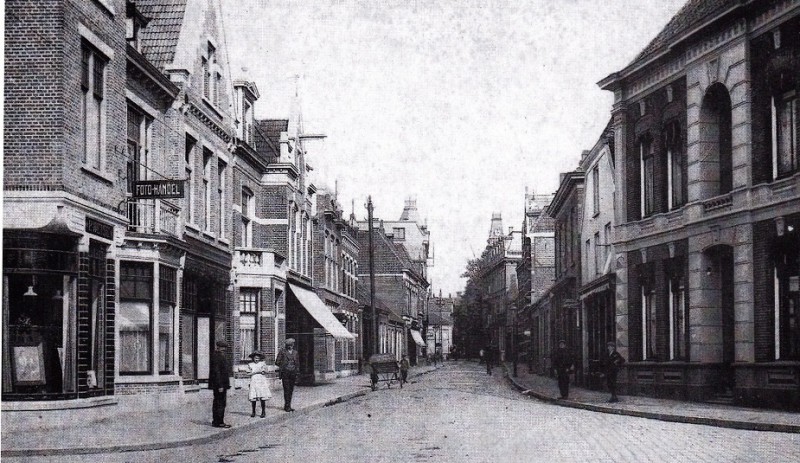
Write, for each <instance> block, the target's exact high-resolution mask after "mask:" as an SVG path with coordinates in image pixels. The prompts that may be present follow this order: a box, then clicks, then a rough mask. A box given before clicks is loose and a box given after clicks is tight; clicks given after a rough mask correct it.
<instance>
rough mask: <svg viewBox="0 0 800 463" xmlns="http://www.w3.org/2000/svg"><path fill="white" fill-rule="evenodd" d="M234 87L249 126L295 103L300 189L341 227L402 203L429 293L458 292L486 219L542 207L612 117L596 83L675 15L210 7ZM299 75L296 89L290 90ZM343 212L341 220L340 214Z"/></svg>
mask: <svg viewBox="0 0 800 463" xmlns="http://www.w3.org/2000/svg"><path fill="white" fill-rule="evenodd" d="M221 3H222V8H223V22H224V27H225V34H226V43H227V49H228V55H229V61H230V63H229V64H230V71H231V76H232V78H234V79H246V80H250V81H253V82H255V83H256V86H257V87H258V89H259V92H260V93H261V98H260V99H259V100H258V101H257V102H256V108H255V113H256V117H257V118H286V117H288V115H289V111H290V105H291V101H292V98H293V97H294V94H295V89H296V88H297V90H298V92H299V95H300V100H301V105H302V114H303V119H304V123H305V131H306V132H308V133H322V134H325V135H326V136H327V138H325V139H324V140H320V141H311V142H309V143H307V145H306V146H307V148H308V150H309V163H310V164H311V166H312V167H313V168H314V171H313V172H312V175H313V177H312V181H313V182H314V184H315V185H317V186H318V187H323V188H329V189H333V188H334V187H335V186H336V185H338V193H339V202H340V203H341V205H342V206H343V208H344V210H345V212H346V214H348V215H349V214H350V212H351V211H352V210H353V208H354V210H355V214H356V216H357V217H358V218H359V219H361V218H364V217H366V208H365V204H366V198H367V196H368V195H372V198H373V202H374V204H375V217H377V218H382V219H387V220H388V219H392V220H395V219H398V218H399V217H400V213H401V212H402V210H403V205H404V201H405V199H406V198H415V199H416V200H417V208H418V210H419V213H420V217H422V218H424V219H426V220H427V224H428V228H429V229H430V232H431V243H432V247H433V252H434V256H435V259H434V266H433V267H432V268H431V269H430V272H429V275H430V278H429V279H430V280H431V282H432V287H433V291H434V292H435V293H436V294H438V293H439V290H441V291H442V293H443V294H445V295H447V294H453V295H455V293H456V292H457V291H461V290H462V289H463V286H464V283H465V281H464V279H463V278H461V274H462V273H463V272H464V269H465V267H466V263H467V260H468V259H471V258H473V257H474V256H476V255H477V256H479V255H480V254H481V252H482V250H483V249H484V247H485V246H486V239H487V237H488V233H489V224H490V220H491V215H492V213H493V212H500V213H502V217H503V225H504V227H505V229H506V230H508V228H509V227H511V226H513V227H514V228H515V229H517V230H518V229H520V228H521V226H522V217H523V210H524V209H523V205H524V194H525V188H526V187H528V188H529V190H530V191H532V192H536V193H553V192H555V191H556V189H557V188H558V178H559V173H560V172H567V171H570V170H573V169H575V167H577V165H578V161H579V159H580V155H581V152H582V151H583V150H586V149H589V148H591V147H592V145H594V143H595V141H597V139H598V137H599V136H600V134H601V132H602V130H603V128H604V127H605V125H606V124H607V123H608V120H609V118H610V111H611V104H612V100H613V99H612V95H611V93H610V92H605V91H603V90H600V88H599V87H598V86H597V82H598V81H599V80H600V79H602V78H604V77H606V76H607V75H609V74H611V73H612V72H615V71H618V70H620V69H622V68H623V67H624V66H626V65H627V64H628V63H630V61H631V60H632V59H633V58H634V57H635V56H636V54H637V53H638V52H639V51H641V49H643V48H644V47H645V46H646V45H647V43H648V42H649V41H650V40H651V39H652V38H653V37H655V35H656V34H657V33H658V32H659V31H660V30H661V29H662V28H663V27H664V25H666V23H667V22H668V21H669V19H670V18H671V17H672V16H673V15H674V14H675V13H676V12H677V11H678V10H679V9H680V7H681V6H682V5H683V4H684V3H685V0H530V1H526V0H460V1H456V0H327V1H323V0H305V1H294V0H292V1H290V0H221ZM295 75H300V76H301V77H300V79H299V81H298V80H297V79H296V78H295V77H293V76H295ZM353 206H354V207H353Z"/></svg>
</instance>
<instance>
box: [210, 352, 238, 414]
mask: <svg viewBox="0 0 800 463" xmlns="http://www.w3.org/2000/svg"><path fill="white" fill-rule="evenodd" d="M216 347H217V348H216V349H215V350H214V353H213V354H211V371H210V374H209V378H208V388H209V389H211V391H212V392H213V393H214V402H213V403H212V405H211V413H212V416H213V418H212V421H211V425H212V426H214V427H215V428H230V427H231V425H229V424H226V423H225V405H226V404H227V401H228V389H230V387H231V380H230V378H231V376H233V372H232V371H231V364H230V362H228V356H227V355H225V349H227V348H228V343H227V342H225V341H223V340H220V341H217V342H216Z"/></svg>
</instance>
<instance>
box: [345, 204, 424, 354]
mask: <svg viewBox="0 0 800 463" xmlns="http://www.w3.org/2000/svg"><path fill="white" fill-rule="evenodd" d="M374 222H375V225H374V227H373V232H372V233H373V236H372V238H373V239H372V241H373V253H374V263H375V269H374V274H375V296H376V297H377V298H380V299H381V300H382V301H383V303H384V304H385V305H386V308H387V309H388V311H389V313H387V314H386V315H385V316H383V317H379V319H378V351H379V352H381V353H393V354H395V355H396V356H397V359H398V360H399V359H400V356H401V355H403V354H407V355H408V358H409V360H410V361H411V363H412V364H416V362H417V359H418V358H420V357H422V356H424V355H426V352H425V351H424V348H425V340H424V338H423V333H422V329H423V323H424V320H425V313H426V312H425V310H426V307H427V292H428V286H429V283H428V281H427V280H426V279H425V276H424V265H423V264H422V263H419V262H415V261H413V260H412V259H411V257H410V256H409V254H408V252H407V251H406V248H405V247H404V246H403V245H401V244H398V243H396V242H394V241H393V238H392V237H391V236H387V234H386V233H384V231H383V230H384V227H383V226H382V225H381V224H380V221H379V220H378V219H374ZM359 227H360V228H361V229H360V230H358V233H357V236H358V243H359V249H360V251H359V254H358V256H359V263H358V268H359V274H358V281H359V286H361V287H363V288H365V296H366V299H364V300H360V302H361V304H362V306H363V304H365V303H366V304H369V289H368V288H369V287H370V272H369V232H368V231H366V230H364V229H365V228H368V227H367V225H366V224H362V223H359ZM369 312H370V311H369V310H368V309H367V310H366V313H365V315H367V314H368V313H369ZM398 318H399V319H400V320H401V321H402V325H398V324H397V323H398V321H397V319H398ZM365 323H366V324H367V327H369V326H370V325H369V323H370V321H369V320H367V321H366V322H365Z"/></svg>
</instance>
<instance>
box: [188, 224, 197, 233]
mask: <svg viewBox="0 0 800 463" xmlns="http://www.w3.org/2000/svg"><path fill="white" fill-rule="evenodd" d="M186 228H188V229H190V230H192V231H194V232H196V233H200V227H198V226H197V225H195V224H194V223H192V222H186Z"/></svg>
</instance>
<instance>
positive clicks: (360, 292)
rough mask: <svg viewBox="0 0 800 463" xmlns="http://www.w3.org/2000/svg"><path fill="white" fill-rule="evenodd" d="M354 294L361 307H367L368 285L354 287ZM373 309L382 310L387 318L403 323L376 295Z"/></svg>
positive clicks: (398, 315) (399, 316)
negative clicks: (387, 315)
mask: <svg viewBox="0 0 800 463" xmlns="http://www.w3.org/2000/svg"><path fill="white" fill-rule="evenodd" d="M356 293H357V296H358V303H359V305H361V306H362V307H369V286H368V285H356ZM375 308H376V309H378V310H379V311H380V310H382V311H384V312H386V313H388V314H389V318H390V319H392V320H394V321H399V322H402V321H403V317H402V316H401V315H400V314H398V313H397V312H395V311H394V310H392V309H391V308H390V306H389V304H387V303H386V302H384V300H383V299H381V298H379V297H378V296H377V295H376V296H375Z"/></svg>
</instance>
